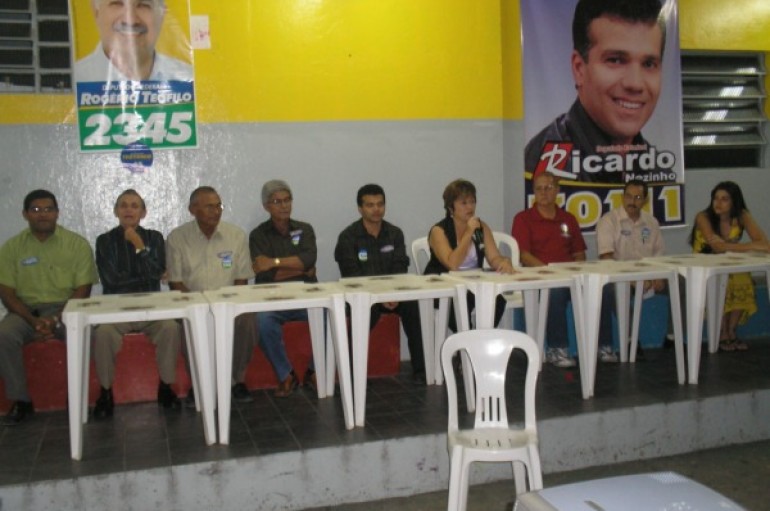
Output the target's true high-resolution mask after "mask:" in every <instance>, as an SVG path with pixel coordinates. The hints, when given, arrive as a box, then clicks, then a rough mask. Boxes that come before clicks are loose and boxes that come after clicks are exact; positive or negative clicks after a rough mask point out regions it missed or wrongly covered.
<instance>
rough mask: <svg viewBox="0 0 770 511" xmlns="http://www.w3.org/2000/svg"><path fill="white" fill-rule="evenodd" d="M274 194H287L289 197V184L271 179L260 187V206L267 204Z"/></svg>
mask: <svg viewBox="0 0 770 511" xmlns="http://www.w3.org/2000/svg"><path fill="white" fill-rule="evenodd" d="M276 192H288V194H289V195H292V193H291V188H289V184H288V183H287V182H286V181H282V180H280V179H271V180H270V181H268V182H267V183H265V184H264V185H262V204H267V201H269V200H270V197H272V196H273V194H274V193H276Z"/></svg>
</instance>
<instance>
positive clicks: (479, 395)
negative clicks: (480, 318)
mask: <svg viewBox="0 0 770 511" xmlns="http://www.w3.org/2000/svg"><path fill="white" fill-rule="evenodd" d="M514 349H518V350H521V351H523V352H524V353H525V354H526V355H527V370H526V371H527V372H526V379H525V383H524V389H523V391H524V424H523V427H522V425H520V424H519V425H511V424H509V423H508V413H507V407H506V402H505V374H506V371H507V369H508V361H509V358H510V356H511V353H512V352H513V350H514ZM457 352H461V353H466V354H467V355H468V357H469V358H470V361H471V364H472V366H473V374H474V375H475V383H476V414H475V422H474V426H473V429H460V428H459V420H458V409H459V406H458V401H457V383H456V380H455V375H454V370H453V367H452V358H453V357H454V355H455V354H456V353H457ZM441 364H442V366H443V368H444V374H445V375H446V382H447V395H448V401H449V426H448V429H447V443H448V448H449V457H450V469H449V505H448V506H447V509H448V510H449V511H455V510H457V511H464V510H465V507H466V504H467V500H468V483H469V476H470V468H471V463H473V462H475V461H485V462H498V463H499V462H509V463H511V464H512V467H513V475H514V479H515V483H516V494H517V495H519V494H521V493H524V492H526V491H534V490H540V489H542V488H543V476H542V473H541V467H540V453H539V451H538V438H537V424H536V422H535V386H536V385H537V376H538V370H539V367H540V350H539V349H538V346H537V343H536V342H535V341H534V339H532V338H531V337H529V336H528V335H527V334H525V333H524V332H517V331H514V330H469V331H467V332H460V333H457V334H453V335H451V336H449V337H448V338H447V340H446V341H445V342H444V346H443V348H442V349H441ZM527 486H528V488H527Z"/></svg>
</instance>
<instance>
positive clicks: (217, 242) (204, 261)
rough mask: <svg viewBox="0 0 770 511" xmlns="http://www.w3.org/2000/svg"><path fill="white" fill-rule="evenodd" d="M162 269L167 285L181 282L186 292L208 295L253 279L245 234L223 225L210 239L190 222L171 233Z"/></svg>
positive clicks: (233, 227) (221, 223)
mask: <svg viewBox="0 0 770 511" xmlns="http://www.w3.org/2000/svg"><path fill="white" fill-rule="evenodd" d="M166 268H167V270H168V274H169V281H170V282H182V283H183V284H184V285H185V286H186V287H187V289H189V290H190V291H212V290H215V289H219V288H220V287H224V286H232V285H233V284H235V281H236V280H245V279H249V278H251V277H253V276H254V270H252V268H251V259H250V258H249V246H248V243H247V242H246V233H244V232H243V230H242V229H241V228H240V227H237V226H235V225H232V224H228V223H226V222H220V223H219V225H218V226H217V229H216V231H214V234H212V235H211V238H207V237H206V236H205V235H204V234H203V233H202V232H201V230H200V228H199V227H198V224H197V222H195V221H194V220H193V221H191V222H188V223H186V224H184V225H181V226H179V227H177V228H176V229H174V230H173V231H171V234H169V235H168V240H167V241H166Z"/></svg>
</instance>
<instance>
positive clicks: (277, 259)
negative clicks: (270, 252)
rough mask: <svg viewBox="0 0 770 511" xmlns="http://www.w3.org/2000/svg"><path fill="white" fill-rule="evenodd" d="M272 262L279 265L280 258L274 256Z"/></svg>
mask: <svg viewBox="0 0 770 511" xmlns="http://www.w3.org/2000/svg"><path fill="white" fill-rule="evenodd" d="M273 264H275V266H276V267H278V266H281V260H280V259H279V258H277V257H276V258H275V259H273Z"/></svg>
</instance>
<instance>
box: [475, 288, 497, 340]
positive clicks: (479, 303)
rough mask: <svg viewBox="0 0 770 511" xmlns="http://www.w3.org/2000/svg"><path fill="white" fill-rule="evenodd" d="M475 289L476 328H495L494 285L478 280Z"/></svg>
mask: <svg viewBox="0 0 770 511" xmlns="http://www.w3.org/2000/svg"><path fill="white" fill-rule="evenodd" d="M476 289H477V293H476V329H477V330H482V329H486V328H495V302H496V298H497V296H496V295H495V285H494V284H493V283H491V282H479V283H478V285H477V287H476Z"/></svg>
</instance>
